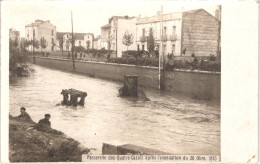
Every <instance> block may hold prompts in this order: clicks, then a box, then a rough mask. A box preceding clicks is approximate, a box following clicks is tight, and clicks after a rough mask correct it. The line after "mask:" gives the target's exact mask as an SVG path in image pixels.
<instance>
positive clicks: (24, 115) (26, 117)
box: [17, 107, 33, 122]
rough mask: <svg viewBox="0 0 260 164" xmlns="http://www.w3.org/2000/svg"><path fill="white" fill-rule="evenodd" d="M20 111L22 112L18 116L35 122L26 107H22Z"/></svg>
mask: <svg viewBox="0 0 260 164" xmlns="http://www.w3.org/2000/svg"><path fill="white" fill-rule="evenodd" d="M20 112H21V114H20V115H19V116H18V117H17V118H19V119H21V120H26V121H30V122H33V120H32V119H31V117H30V115H29V114H28V113H27V112H26V109H25V107H21V109H20Z"/></svg>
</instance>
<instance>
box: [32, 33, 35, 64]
mask: <svg viewBox="0 0 260 164" xmlns="http://www.w3.org/2000/svg"><path fill="white" fill-rule="evenodd" d="M34 37H35V30H34V29H33V42H32V46H33V50H32V53H33V64H35V54H34Z"/></svg>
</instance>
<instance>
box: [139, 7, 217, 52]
mask: <svg viewBox="0 0 260 164" xmlns="http://www.w3.org/2000/svg"><path fill="white" fill-rule="evenodd" d="M216 15H217V16H219V14H218V13H217V14H216ZM150 31H152V32H153V37H154V40H155V47H156V48H157V49H158V50H159V51H160V52H162V53H163V54H164V55H166V54H168V53H169V54H170V53H172V54H174V55H175V56H190V55H191V54H192V53H194V54H195V55H197V56H209V55H210V54H214V55H217V54H218V47H219V44H220V20H219V19H218V18H215V17H214V16H213V15H211V14H209V13H208V12H207V11H205V10H204V9H198V10H191V11H185V12H176V13H171V14H163V15H162V14H161V13H160V12H158V13H157V15H156V16H153V17H145V18H140V17H139V18H137V21H136V36H137V41H136V46H137V49H138V48H139V50H146V51H147V50H148V48H147V46H148V45H147V37H148V36H149V33H150Z"/></svg>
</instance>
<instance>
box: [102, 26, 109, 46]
mask: <svg viewBox="0 0 260 164" xmlns="http://www.w3.org/2000/svg"><path fill="white" fill-rule="evenodd" d="M110 30H111V28H101V48H105V49H108V43H107V42H108V40H109V36H110Z"/></svg>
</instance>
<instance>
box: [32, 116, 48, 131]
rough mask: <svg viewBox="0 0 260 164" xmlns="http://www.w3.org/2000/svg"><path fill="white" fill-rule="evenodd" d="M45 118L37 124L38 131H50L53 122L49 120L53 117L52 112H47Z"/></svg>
mask: <svg viewBox="0 0 260 164" xmlns="http://www.w3.org/2000/svg"><path fill="white" fill-rule="evenodd" d="M44 116H45V118H44V119H41V120H40V121H39V122H38V124H36V126H35V129H36V130H38V131H48V130H49V129H51V122H50V121H49V120H50V118H51V115H50V114H45V115H44Z"/></svg>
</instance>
